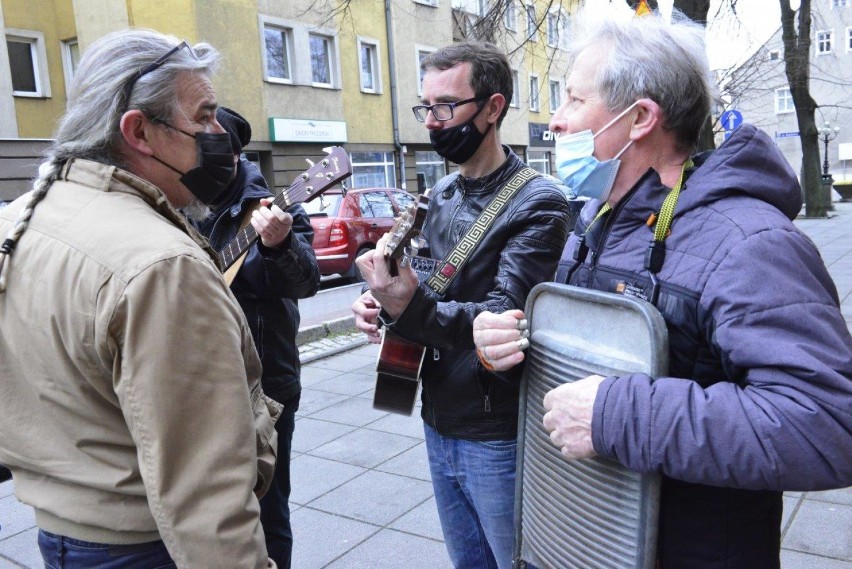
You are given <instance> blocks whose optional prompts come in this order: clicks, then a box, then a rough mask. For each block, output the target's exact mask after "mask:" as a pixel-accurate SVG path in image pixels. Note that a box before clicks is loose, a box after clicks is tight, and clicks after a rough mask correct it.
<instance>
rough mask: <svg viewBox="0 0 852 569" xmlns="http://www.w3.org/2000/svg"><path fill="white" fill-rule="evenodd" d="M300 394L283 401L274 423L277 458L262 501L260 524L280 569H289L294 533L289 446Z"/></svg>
mask: <svg viewBox="0 0 852 569" xmlns="http://www.w3.org/2000/svg"><path fill="white" fill-rule="evenodd" d="M300 397H301V396H300V395H296V396H295V397H293V398H291V399H288V400H287V401H283V402H281V404H282V405H283V406H284V410H283V411H282V412H281V418H279V419H278V422H277V423H275V431H276V432H277V433H278V457H277V460H276V462H275V473H274V474H273V475H272V484H271V485H270V487H269V490H268V491H267V493H266V494H265V495H264V496H263V498H261V499H260V523H261V525H262V526H263V533H264V535H265V536H266V551H267V554H268V555H269V558H270V559H272V560H273V561H275V564H276V565H278V569H290V557H291V555H292V553H293V531H292V530H291V529H290V445H291V443H292V441H293V429H294V428H295V423H296V411H298V410H299V399H300Z"/></svg>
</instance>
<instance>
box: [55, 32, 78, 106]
mask: <svg viewBox="0 0 852 569" xmlns="http://www.w3.org/2000/svg"><path fill="white" fill-rule="evenodd" d="M59 45H60V49H61V50H62V74H63V76H64V77H65V97H66V98H67V97H68V96H69V95H70V93H71V85H72V84H73V83H74V75H75V74H76V73H77V65H78V64H79V63H80V42H79V40H78V39H77V38H76V37H74V38H68V39H67V40H62V41H61V42H59ZM73 46H77V61H74V51H73Z"/></svg>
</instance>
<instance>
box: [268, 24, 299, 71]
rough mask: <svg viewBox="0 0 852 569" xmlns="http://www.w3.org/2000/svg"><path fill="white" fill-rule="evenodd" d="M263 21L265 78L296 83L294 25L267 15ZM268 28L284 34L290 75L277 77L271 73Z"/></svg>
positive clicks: (285, 52)
mask: <svg viewBox="0 0 852 569" xmlns="http://www.w3.org/2000/svg"><path fill="white" fill-rule="evenodd" d="M260 18H261V20H260V23H261V31H262V33H261V34H260V42H261V47H262V49H261V54H262V57H263V80H264V81H266V82H267V83H279V84H282V85H295V84H296V69H295V68H294V66H293V61H294V57H293V54H294V52H295V29H294V28H293V27H292V26H288V25H286V24H284V23H282V22H279V21H274V19H271V18H267V17H265V16H261V17H260ZM267 28H270V29H274V30H276V31H278V32H280V33H281V35H282V36H284V41H283V46H284V57H285V60H286V63H287V68H288V71H289V73H290V77H289V78H286V77H275V76H273V75H270V74H269V54H268V53H267V45H266V30H267Z"/></svg>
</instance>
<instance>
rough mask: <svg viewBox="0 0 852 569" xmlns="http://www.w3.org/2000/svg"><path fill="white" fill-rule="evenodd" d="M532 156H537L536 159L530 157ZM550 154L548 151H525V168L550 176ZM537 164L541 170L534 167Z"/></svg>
mask: <svg viewBox="0 0 852 569" xmlns="http://www.w3.org/2000/svg"><path fill="white" fill-rule="evenodd" d="M533 154H535V155H537V156H536V158H533V157H532V155H533ZM550 154H551V153H550V151H548V150H527V166H529V167H530V168H532V169H533V170H535V171H536V172H538V173H540V174H544V175H547V176H550V175H551V170H550ZM538 155H541V156H540V157H539V156H538ZM539 164H541V165H542V169H539V168H537V167H536V166H537V165H539Z"/></svg>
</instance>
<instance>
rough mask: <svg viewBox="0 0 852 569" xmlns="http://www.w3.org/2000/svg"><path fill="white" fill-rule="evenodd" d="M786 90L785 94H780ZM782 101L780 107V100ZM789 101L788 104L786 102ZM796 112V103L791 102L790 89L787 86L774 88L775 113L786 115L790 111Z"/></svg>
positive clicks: (791, 94)
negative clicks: (782, 105) (782, 106)
mask: <svg viewBox="0 0 852 569" xmlns="http://www.w3.org/2000/svg"><path fill="white" fill-rule="evenodd" d="M785 92H786V96H783V97H782V94H784V93H785ZM781 101H784V102H785V105H784V108H783V109H782V108H781V106H780V104H779V103H780V102H781ZM788 101H789V105H788V104H786V102H788ZM794 112H796V104H795V102H793V93H792V92H791V91H790V88H789V87H781V88H779V89H775V114H776V115H786V114H790V113H794Z"/></svg>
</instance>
